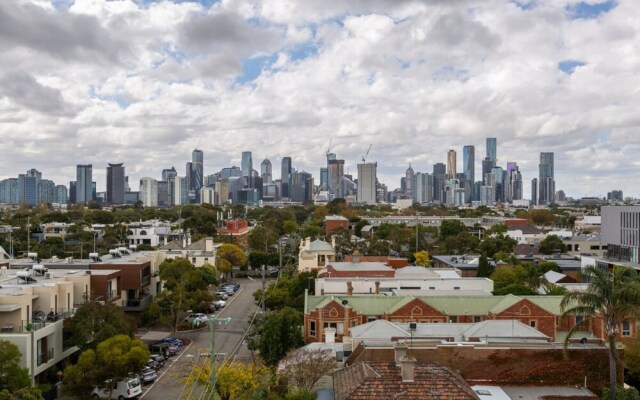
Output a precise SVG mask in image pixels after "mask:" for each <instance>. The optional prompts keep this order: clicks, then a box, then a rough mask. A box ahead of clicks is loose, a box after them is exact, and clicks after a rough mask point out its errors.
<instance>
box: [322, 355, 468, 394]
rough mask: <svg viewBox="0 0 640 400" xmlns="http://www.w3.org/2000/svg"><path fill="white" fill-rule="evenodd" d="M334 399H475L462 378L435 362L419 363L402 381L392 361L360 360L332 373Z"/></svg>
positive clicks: (398, 368) (398, 370)
mask: <svg viewBox="0 0 640 400" xmlns="http://www.w3.org/2000/svg"><path fill="white" fill-rule="evenodd" d="M333 380H334V383H333V385H334V393H335V399H336V400H378V399H396V400H411V399H437V400H478V399H479V398H478V396H477V395H476V394H475V392H474V391H473V390H472V389H471V387H470V386H469V385H468V384H467V382H465V380H464V379H463V378H462V377H461V376H460V375H459V374H458V373H456V372H454V371H453V370H452V369H449V368H446V367H443V366H441V365H439V364H436V363H419V364H417V365H416V367H415V379H414V381H412V382H403V381H402V375H401V369H400V367H398V366H396V365H395V363H376V362H366V363H365V362H360V363H357V364H354V365H351V366H349V367H346V368H344V369H342V370H340V371H338V372H336V373H334V375H333Z"/></svg>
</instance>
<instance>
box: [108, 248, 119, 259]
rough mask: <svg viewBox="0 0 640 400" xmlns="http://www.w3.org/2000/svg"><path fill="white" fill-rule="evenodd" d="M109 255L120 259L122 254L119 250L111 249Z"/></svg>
mask: <svg viewBox="0 0 640 400" xmlns="http://www.w3.org/2000/svg"><path fill="white" fill-rule="evenodd" d="M109 254H110V255H111V257H113V258H120V253H119V252H118V250H116V249H111V250H109Z"/></svg>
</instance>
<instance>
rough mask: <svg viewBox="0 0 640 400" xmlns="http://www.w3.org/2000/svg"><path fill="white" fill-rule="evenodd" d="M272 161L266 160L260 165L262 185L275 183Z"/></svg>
mask: <svg viewBox="0 0 640 400" xmlns="http://www.w3.org/2000/svg"><path fill="white" fill-rule="evenodd" d="M272 168H273V167H272V165H271V161H269V159H268V158H265V159H264V160H263V161H262V163H261V164H260V176H261V177H262V184H263V185H264V184H269V183H271V182H272V181H273V170H272Z"/></svg>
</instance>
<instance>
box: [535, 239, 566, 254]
mask: <svg viewBox="0 0 640 400" xmlns="http://www.w3.org/2000/svg"><path fill="white" fill-rule="evenodd" d="M566 249H567V245H565V244H564V242H563V241H562V239H560V238H559V237H558V236H556V235H547V237H545V238H544V239H542V241H541V242H540V253H542V254H553V253H558V252H560V253H563V252H564V251H565V250H566Z"/></svg>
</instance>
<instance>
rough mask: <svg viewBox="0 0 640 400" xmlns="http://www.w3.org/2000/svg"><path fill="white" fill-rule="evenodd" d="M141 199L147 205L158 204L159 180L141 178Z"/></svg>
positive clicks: (153, 205) (155, 205) (154, 205)
mask: <svg viewBox="0 0 640 400" xmlns="http://www.w3.org/2000/svg"><path fill="white" fill-rule="evenodd" d="M140 201H141V202H142V205H143V206H145V207H157V206H158V181H157V180H155V179H153V178H148V177H147V178H142V179H140Z"/></svg>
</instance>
